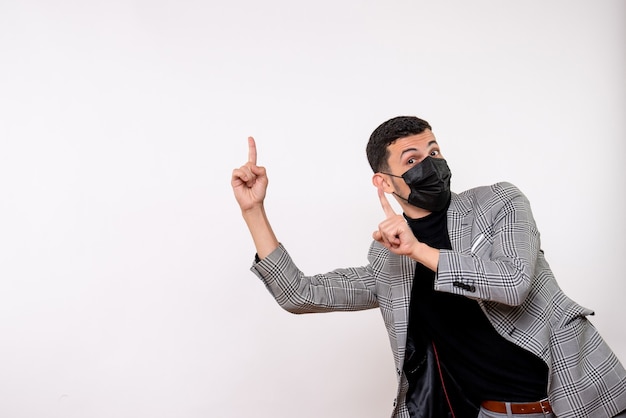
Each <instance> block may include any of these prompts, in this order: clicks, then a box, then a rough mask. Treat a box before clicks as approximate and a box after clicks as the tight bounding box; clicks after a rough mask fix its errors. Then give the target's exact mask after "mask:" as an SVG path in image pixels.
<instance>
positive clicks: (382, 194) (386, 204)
mask: <svg viewBox="0 0 626 418" xmlns="http://www.w3.org/2000/svg"><path fill="white" fill-rule="evenodd" d="M378 198H379V199H380V204H381V206H382V207H383V211H385V215H386V216H387V218H391V217H394V216H396V212H395V211H394V210H393V208H392V207H391V205H390V204H389V201H388V200H387V196H385V192H383V190H382V189H380V188H379V189H378Z"/></svg>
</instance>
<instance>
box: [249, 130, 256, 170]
mask: <svg viewBox="0 0 626 418" xmlns="http://www.w3.org/2000/svg"><path fill="white" fill-rule="evenodd" d="M248 162H249V163H252V164H254V165H256V142H254V138H253V137H251V136H249V137H248Z"/></svg>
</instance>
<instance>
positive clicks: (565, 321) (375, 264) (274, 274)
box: [252, 183, 626, 418]
mask: <svg viewBox="0 0 626 418" xmlns="http://www.w3.org/2000/svg"><path fill="white" fill-rule="evenodd" d="M448 230H449V235H450V242H451V244H452V250H441V252H440V257H439V267H438V271H437V275H436V279H435V289H436V290H438V291H442V292H450V293H455V294H460V295H464V296H466V297H469V298H473V299H476V300H477V301H478V303H479V304H480V306H481V307H482V309H483V311H484V312H485V314H486V316H487V317H488V318H489V320H490V321H491V323H492V324H493V326H494V327H495V329H496V330H497V331H498V333H500V335H502V336H503V337H504V338H506V339H507V340H509V341H512V342H513V343H515V344H517V345H519V346H521V347H523V348H525V349H526V350H529V351H530V352H532V353H534V354H535V355H537V356H539V357H540V358H542V359H543V360H544V361H545V362H546V364H547V365H548V367H549V370H550V376H549V386H548V396H549V399H550V403H551V404H552V408H553V410H554V412H555V414H556V416H557V417H559V418H561V417H563V418H566V417H571V418H588V417H594V418H595V417H597V418H605V417H607V418H609V417H612V416H614V415H616V414H617V413H618V412H619V411H621V410H624V409H625V408H626V371H625V370H624V368H623V366H622V365H621V364H620V362H619V361H618V359H617V357H616V356H615V354H614V353H613V352H612V351H611V349H610V348H609V347H608V345H607V344H606V342H605V341H604V340H603V339H602V338H601V337H600V335H599V334H598V332H597V331H596V329H595V328H594V327H593V325H592V324H591V323H590V322H589V321H588V319H587V316H588V315H591V314H593V312H592V311H591V310H589V309H587V308H584V307H582V306H580V305H578V304H577V303H575V302H574V301H572V300H571V299H569V298H568V297H567V296H566V295H565V294H564V293H563V292H562V290H561V289H560V288H559V286H558V284H557V282H556V280H555V279H554V276H553V274H552V272H551V270H550V267H549V265H548V263H547V262H546V260H545V258H544V254H543V252H542V251H541V246H540V236H539V232H538V231H537V228H536V225H535V221H534V219H533V216H532V212H531V209H530V204H529V202H528V200H527V199H526V197H525V196H524V195H523V193H522V192H521V191H520V190H519V189H517V188H516V187H515V186H513V185H512V184H510V183H498V184H494V185H492V186H485V187H478V188H475V189H471V190H468V191H466V192H463V193H461V194H458V195H457V194H453V196H452V201H451V203H450V208H449V210H448ZM368 261H369V264H368V265H366V266H362V267H352V268H345V269H337V270H334V271H331V272H328V273H325V274H317V275H314V276H307V275H305V274H304V273H303V272H302V271H300V270H299V269H298V267H297V266H296V264H295V263H294V262H293V260H292V259H291V257H290V256H289V254H288V253H287V251H286V249H285V247H284V246H282V245H280V246H279V248H277V249H276V250H275V251H274V252H273V253H272V254H270V255H269V256H268V257H266V258H265V259H263V260H260V262H258V263H254V264H253V266H252V271H253V272H254V273H255V274H256V275H258V276H259V277H260V278H261V280H262V281H263V282H264V283H265V286H266V287H267V289H268V290H269V291H270V293H271V294H272V295H273V296H274V298H275V299H276V301H277V302H278V303H279V304H280V306H282V307H283V308H284V309H286V310H287V311H289V312H292V313H298V314H299V313H314V312H330V311H353V310H362V309H372V308H376V307H378V308H379V309H380V311H381V313H382V316H383V320H384V323H385V326H386V328H387V332H388V335H389V341H390V344H391V349H392V352H393V355H394V361H395V364H396V373H397V378H398V390H397V396H396V400H395V401H394V407H393V411H392V417H393V418H408V417H409V413H408V410H407V409H406V405H405V403H404V398H405V395H406V391H407V389H408V382H407V380H406V377H405V376H404V374H403V372H402V369H403V367H402V365H403V363H404V350H405V346H406V338H407V327H408V317H409V303H410V295H411V285H412V280H413V273H414V270H415V262H414V261H413V260H411V259H409V258H407V257H401V256H397V255H394V254H392V253H390V252H389V251H388V250H387V249H386V248H384V247H383V246H381V245H380V244H378V243H377V242H373V243H372V245H371V247H370V250H369V253H368Z"/></svg>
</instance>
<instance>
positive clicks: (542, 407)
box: [481, 399, 552, 415]
mask: <svg viewBox="0 0 626 418" xmlns="http://www.w3.org/2000/svg"><path fill="white" fill-rule="evenodd" d="M510 405H511V413H513V414H542V413H543V414H544V415H545V414H549V413H551V412H552V407H551V406H550V402H548V400H547V399H544V400H541V401H539V402H529V403H510ZM481 406H482V407H483V408H485V409H486V410H488V411H491V412H498V413H500V414H506V412H507V411H506V403H505V402H498V401H483V403H482V404H481Z"/></svg>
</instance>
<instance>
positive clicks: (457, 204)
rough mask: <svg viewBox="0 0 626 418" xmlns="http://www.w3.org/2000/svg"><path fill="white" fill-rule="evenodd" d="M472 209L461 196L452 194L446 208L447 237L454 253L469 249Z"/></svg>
mask: <svg viewBox="0 0 626 418" xmlns="http://www.w3.org/2000/svg"><path fill="white" fill-rule="evenodd" d="M471 211H472V207H471V205H470V204H469V202H466V201H465V200H464V199H463V198H462V197H461V196H459V195H457V194H455V193H453V194H452V200H451V201H450V207H449V208H448V236H449V237H450V244H452V249H453V250H455V251H464V250H466V249H469V248H471V240H472V225H473V219H474V215H473V213H471Z"/></svg>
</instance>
